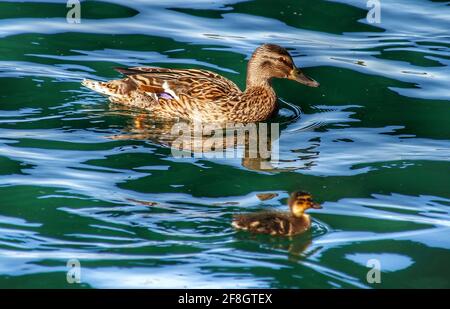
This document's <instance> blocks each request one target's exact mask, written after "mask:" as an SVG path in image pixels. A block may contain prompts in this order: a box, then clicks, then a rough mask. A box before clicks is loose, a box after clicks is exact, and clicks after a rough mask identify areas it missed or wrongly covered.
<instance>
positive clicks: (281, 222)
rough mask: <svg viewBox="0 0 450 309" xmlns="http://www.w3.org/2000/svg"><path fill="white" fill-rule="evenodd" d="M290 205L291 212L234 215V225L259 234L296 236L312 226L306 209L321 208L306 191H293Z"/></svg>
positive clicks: (239, 228)
mask: <svg viewBox="0 0 450 309" xmlns="http://www.w3.org/2000/svg"><path fill="white" fill-rule="evenodd" d="M289 207H290V210H291V212H290V213H284V212H274V211H265V212H258V213H253V214H242V215H236V216H234V217H233V222H232V226H233V227H234V228H236V229H238V230H243V231H248V232H251V233H257V234H270V235H273V236H294V235H297V234H301V233H303V232H305V231H307V230H309V228H310V227H311V219H310V217H309V215H307V214H305V213H304V211H305V210H307V209H309V208H321V206H320V205H319V204H317V203H315V202H314V201H313V200H312V197H311V195H310V194H309V193H306V192H294V193H292V194H291V197H290V199H289Z"/></svg>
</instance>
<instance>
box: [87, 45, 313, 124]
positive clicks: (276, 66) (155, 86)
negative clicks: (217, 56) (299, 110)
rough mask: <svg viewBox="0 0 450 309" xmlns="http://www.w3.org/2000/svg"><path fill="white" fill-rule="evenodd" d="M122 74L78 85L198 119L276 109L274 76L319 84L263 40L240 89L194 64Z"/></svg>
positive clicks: (248, 116) (252, 116) (156, 111)
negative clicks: (179, 67)
mask: <svg viewBox="0 0 450 309" xmlns="http://www.w3.org/2000/svg"><path fill="white" fill-rule="evenodd" d="M116 70H117V71H119V72H121V73H123V74H124V75H126V78H123V79H118V80H112V81H109V82H100V81H93V80H84V81H83V82H82V84H83V85H84V86H86V87H88V88H90V89H92V90H94V91H97V92H99V93H101V94H103V95H106V96H108V97H109V99H110V101H111V102H115V103H121V104H126V105H130V106H135V107H140V108H144V109H146V110H148V111H150V112H151V113H152V114H153V115H154V116H155V117H157V118H165V119H186V120H190V121H202V122H219V123H220V122H239V123H248V122H257V121H263V120H266V119H268V118H269V117H270V116H271V115H272V114H273V113H274V112H275V111H276V107H277V106H276V101H277V100H276V94H275V92H274V90H273V89H272V86H271V79H272V78H287V79H292V80H295V81H297V82H299V83H302V84H304V85H307V86H310V87H318V86H319V83H317V82H316V81H314V80H312V79H311V78H309V77H307V76H306V75H305V74H303V73H302V71H301V70H299V69H298V68H297V67H296V66H295V64H294V62H293V60H292V57H291V56H290V55H289V53H288V52H287V50H286V49H284V48H282V47H280V46H278V45H274V44H264V45H262V46H260V47H258V48H257V49H256V50H255V52H254V53H253V55H252V57H251V59H250V61H249V62H248V65H247V85H246V89H245V91H241V90H240V89H239V88H238V87H237V86H236V85H235V84H234V83H233V82H232V81H230V80H228V79H226V78H225V77H223V76H220V75H219V74H216V73H213V72H210V71H206V70H197V69H185V70H180V69H164V68H153V67H134V68H128V69H126V68H117V69H116Z"/></svg>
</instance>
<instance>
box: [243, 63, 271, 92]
mask: <svg viewBox="0 0 450 309" xmlns="http://www.w3.org/2000/svg"><path fill="white" fill-rule="evenodd" d="M270 79H271V78H270V76H269V75H268V74H267V72H265V70H262V69H261V64H260V63H259V61H258V60H257V59H254V57H252V59H250V61H249V62H248V65H247V80H246V88H245V90H246V91H247V90H249V89H251V88H255V87H261V88H268V89H272V83H271V82H270Z"/></svg>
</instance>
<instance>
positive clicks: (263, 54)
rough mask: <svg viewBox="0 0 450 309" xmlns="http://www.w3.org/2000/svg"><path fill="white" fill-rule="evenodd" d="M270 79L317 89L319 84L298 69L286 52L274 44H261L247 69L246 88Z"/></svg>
mask: <svg viewBox="0 0 450 309" xmlns="http://www.w3.org/2000/svg"><path fill="white" fill-rule="evenodd" d="M272 78H287V79H292V80H295V81H296V82H299V83H301V84H304V85H307V86H310V87H318V86H319V83H318V82H316V81H315V80H313V79H312V78H310V77H308V76H306V75H305V74H304V73H303V72H302V71H301V70H300V69H298V68H297V67H296V66H295V64H294V61H293V60H292V57H291V55H290V54H289V53H288V51H287V50H286V49H285V48H283V47H281V46H278V45H275V44H263V45H261V46H260V47H258V48H257V49H256V50H255V52H254V53H253V55H252V57H251V59H250V61H249V63H248V67H247V86H257V85H261V84H265V83H267V82H269V81H270V80H271V79H272Z"/></svg>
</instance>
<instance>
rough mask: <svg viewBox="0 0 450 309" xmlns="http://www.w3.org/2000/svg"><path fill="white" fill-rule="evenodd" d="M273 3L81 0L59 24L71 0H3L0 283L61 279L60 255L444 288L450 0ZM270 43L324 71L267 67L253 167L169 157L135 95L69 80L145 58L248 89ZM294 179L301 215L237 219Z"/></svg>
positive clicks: (115, 277) (107, 268)
mask: <svg viewBox="0 0 450 309" xmlns="http://www.w3.org/2000/svg"><path fill="white" fill-rule="evenodd" d="M156 2H158V3H156ZM277 4H278V6H274V4H273V2H272V1H268V0H258V1H238V0H226V1H203V0H202V1H195V3H194V4H191V3H190V2H186V1H176V0H171V1H143V0H141V1H126V2H125V1H124V2H123V3H122V1H119V0H109V1H105V2H95V1H90V2H83V3H82V23H81V24H68V23H67V22H66V18H65V15H66V12H67V8H66V6H65V2H64V1H49V0H46V2H45V3H44V2H30V1H28V2H13V1H11V2H1V3H0V82H1V86H0V87H1V88H0V287H63V288H65V287H73V285H69V284H68V283H67V282H66V272H67V270H68V268H67V267H66V263H67V261H68V260H69V259H78V260H79V261H80V263H81V281H82V283H81V284H80V285H79V286H78V287H80V286H81V287H93V288H103V287H117V288H118V287H124V288H128V287H141V288H147V287H148V288H161V287H195V288H197V287H209V288H210V287H243V288H254V287H259V288H265V287H269V288H348V287H352V288H354V287H356V288H393V287H402V288H449V287H450V281H449V279H448V278H449V277H450V269H449V268H448V261H449V258H450V239H449V232H450V219H449V211H450V189H449V188H450V187H449V184H450V163H449V161H450V133H449V132H450V122H449V119H450V108H449V107H450V91H449V86H448V85H449V84H450V70H449V64H450V62H449V61H450V33H449V29H450V6H449V2H448V1H425V0H422V1H418V0H417V1H411V0H389V1H382V9H381V14H382V15H381V23H380V24H369V23H368V22H367V21H366V18H365V16H366V14H367V8H366V5H365V1H357V0H347V1H344V0H339V1H319V0H317V1H314V3H312V2H310V1H300V0H295V1H294V0H293V1H286V0H284V1H277ZM263 42H271V43H276V44H279V45H282V46H285V47H287V48H289V49H290V51H291V53H292V54H293V55H294V59H295V61H296V63H297V64H298V65H299V66H301V67H304V68H305V72H306V73H307V74H309V75H310V76H312V77H313V78H314V79H316V80H318V81H319V82H320V83H321V87H320V88H307V87H304V86H301V85H297V84H295V83H294V82H291V81H287V80H282V81H281V80H278V81H275V83H274V85H275V88H276V91H277V93H278V95H279V97H280V101H281V110H280V115H279V116H278V117H277V118H276V119H275V121H279V122H281V123H282V124H281V127H280V128H281V136H280V138H279V161H278V162H276V164H275V163H274V162H270V161H266V162H263V163H264V166H265V169H263V170H262V169H261V168H260V167H261V165H260V163H261V162H259V161H257V162H253V161H251V160H246V159H245V158H235V159H226V160H225V159H218V158H216V159H215V158H191V159H176V158H173V157H172V155H171V151H170V149H169V148H168V147H167V146H168V145H167V144H165V143H164V142H163V141H162V138H161V136H160V134H159V132H160V131H158V130H157V128H155V126H154V124H152V123H151V121H149V120H148V119H147V118H148V117H147V115H145V113H144V112H142V111H136V110H127V109H125V108H120V107H117V106H112V105H110V104H109V103H108V102H107V100H106V99H105V98H103V97H101V96H99V95H97V94H95V93H93V92H91V91H89V90H88V89H86V88H83V87H82V86H81V85H80V81H81V80H82V79H83V78H93V79H100V80H106V79H111V78H116V77H118V76H119V74H118V73H116V72H115V71H114V70H113V69H112V68H113V67H116V66H136V65H155V66H163V67H175V68H182V67H187V68H189V67H190V68H206V69H210V70H213V71H215V72H218V73H220V74H222V75H224V76H226V77H228V78H230V79H232V80H233V81H235V82H236V83H237V84H238V85H239V86H240V87H243V86H244V83H245V68H246V60H248V57H249V55H250V54H251V53H252V51H253V50H254V49H255V48H256V47H257V46H258V45H259V44H261V43H263ZM158 136H159V137H160V138H155V137H158ZM297 189H302V190H307V191H310V192H312V193H313V195H314V196H315V197H316V199H317V200H318V201H320V202H321V203H322V204H323V209H321V210H314V211H311V213H312V216H313V218H314V222H313V227H312V230H311V232H310V233H307V234H305V235H301V236H299V237H295V238H293V239H274V238H271V237H268V236H251V235H247V234H245V233H236V232H235V231H234V230H233V229H232V228H231V226H230V220H231V217H232V215H233V214H235V213H239V212H247V211H250V212H251V211H257V210H260V209H265V208H268V207H270V208H275V209H285V206H284V205H285V203H286V198H287V196H288V193H289V192H291V191H293V190H297ZM261 193H276V196H275V197H273V198H272V199H269V200H265V201H261V200H260V199H258V197H257V194H261ZM371 259H376V260H378V261H379V263H380V264H381V283H370V282H368V281H367V280H366V275H367V272H368V271H369V270H370V268H368V267H367V261H369V260H371Z"/></svg>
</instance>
